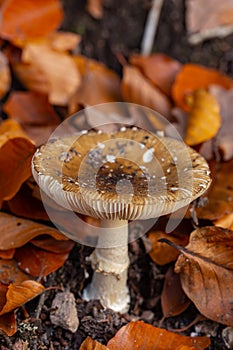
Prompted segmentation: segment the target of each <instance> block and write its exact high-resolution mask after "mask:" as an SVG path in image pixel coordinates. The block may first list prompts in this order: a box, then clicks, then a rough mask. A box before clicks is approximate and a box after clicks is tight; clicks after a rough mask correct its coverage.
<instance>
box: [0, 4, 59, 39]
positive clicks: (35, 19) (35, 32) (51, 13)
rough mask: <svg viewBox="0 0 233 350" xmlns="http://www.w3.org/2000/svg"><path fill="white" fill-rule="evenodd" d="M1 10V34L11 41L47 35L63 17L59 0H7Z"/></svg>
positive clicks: (56, 26) (57, 25)
mask: <svg viewBox="0 0 233 350" xmlns="http://www.w3.org/2000/svg"><path fill="white" fill-rule="evenodd" d="M1 10H2V13H1V23H0V36H1V37H3V38H4V39H7V40H10V41H11V40H15V39H21V40H25V39H28V38H32V37H43V36H47V35H48V34H49V33H51V32H53V31H54V30H55V29H57V28H58V27H59V25H60V23H61V21H62V19H63V11H62V8H61V5H60V2H59V1H58V0H40V1H39V2H35V1H31V0H20V1H17V0H5V1H4V3H3V6H2V9H1Z"/></svg>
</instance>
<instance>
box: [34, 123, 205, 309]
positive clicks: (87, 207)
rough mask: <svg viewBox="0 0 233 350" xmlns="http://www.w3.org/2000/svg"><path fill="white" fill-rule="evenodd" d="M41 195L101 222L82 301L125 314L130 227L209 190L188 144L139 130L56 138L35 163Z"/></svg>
mask: <svg viewBox="0 0 233 350" xmlns="http://www.w3.org/2000/svg"><path fill="white" fill-rule="evenodd" d="M32 171H33V175H34V178H35V180H36V181H37V183H38V184H39V186H40V188H41V189H42V190H43V191H44V192H45V193H46V194H47V195H48V196H49V197H50V198H52V199H53V200H54V201H55V202H56V203H58V204H59V205H61V206H62V207H64V208H67V209H69V210H72V211H74V212H76V213H80V214H84V215H87V216H91V217H94V218H98V219H100V229H99V230H98V229H97V228H95V229H96V230H97V231H98V232H97V233H98V243H97V247H96V249H95V250H94V252H93V253H92V254H91V256H90V261H91V263H92V267H93V269H94V274H93V279H92V282H91V283H90V284H89V285H88V286H87V287H86V289H85V290H84V298H85V299H87V300H90V299H99V300H100V301H101V303H102V305H103V306H104V307H108V308H111V309H113V310H115V311H118V312H121V313H124V312H126V311H127V310H128V308H129V302H130V298H129V291H128V288H127V271H128V265H129V258H128V222H129V220H136V219H140V220H145V219H149V218H158V217H159V216H161V215H165V214H169V213H172V212H174V211H176V210H178V209H179V208H181V207H184V206H186V205H188V204H189V203H190V202H191V201H193V200H194V199H196V198H197V197H199V196H200V195H201V194H202V193H203V192H204V191H205V190H207V188H208V187H209V185H210V182H211V180H210V177H209V174H210V171H209V167H208V165H207V163H206V161H205V160H204V159H203V158H202V157H201V156H200V155H199V154H198V153H197V152H195V151H194V150H193V149H191V148H190V147H188V146H186V145H185V144H184V143H183V142H181V141H178V140H175V139H172V138H169V137H164V136H163V135H162V133H161V132H158V133H157V134H151V133H149V132H147V131H145V130H142V129H138V128H136V127H131V128H126V127H122V128H121V129H120V130H118V131H116V132H112V133H106V132H102V131H94V130H91V131H88V132H83V133H81V134H78V135H77V134H73V135H68V136H65V137H62V138H57V139H53V140H51V141H50V142H48V143H47V144H46V145H44V146H41V148H39V149H38V150H37V152H36V153H35V155H34V157H33V161H32Z"/></svg>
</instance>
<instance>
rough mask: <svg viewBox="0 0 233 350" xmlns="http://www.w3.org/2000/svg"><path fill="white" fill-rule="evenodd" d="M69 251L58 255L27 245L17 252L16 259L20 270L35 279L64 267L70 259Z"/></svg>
mask: <svg viewBox="0 0 233 350" xmlns="http://www.w3.org/2000/svg"><path fill="white" fill-rule="evenodd" d="M70 249H71V247H70ZM69 251H70V250H69ZM69 251H68V252H64V253H59V254H56V253H52V252H50V251H46V250H43V249H39V248H37V247H35V246H33V245H31V244H27V245H25V246H23V247H22V248H18V249H17V250H16V253H15V259H16V260H17V261H18V264H19V267H20V269H22V270H23V271H25V272H26V273H29V274H30V275H31V276H34V277H37V276H40V277H44V276H47V275H49V274H50V273H52V272H53V271H56V270H57V269H59V268H60V267H61V266H63V265H64V263H65V261H66V260H67V259H68V257H69Z"/></svg>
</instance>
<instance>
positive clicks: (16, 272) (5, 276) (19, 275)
mask: <svg viewBox="0 0 233 350" xmlns="http://www.w3.org/2000/svg"><path fill="white" fill-rule="evenodd" d="M29 278H30V279H31V277H29V276H28V274H27V273H24V272H23V271H22V270H20V269H19V266H18V264H17V262H16V260H4V259H0V283H3V284H4V285H8V284H11V283H15V284H20V283H22V282H23V281H26V280H28V279H29Z"/></svg>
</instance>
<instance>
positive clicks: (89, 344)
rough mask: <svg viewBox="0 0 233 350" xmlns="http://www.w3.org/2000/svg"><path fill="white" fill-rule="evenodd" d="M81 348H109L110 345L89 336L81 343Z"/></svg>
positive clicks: (95, 349) (102, 349) (86, 349)
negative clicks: (107, 345)
mask: <svg viewBox="0 0 233 350" xmlns="http://www.w3.org/2000/svg"><path fill="white" fill-rule="evenodd" d="M80 350H109V348H108V347H106V346H105V345H102V344H101V343H99V342H98V341H96V340H94V339H91V337H87V338H86V339H85V340H84V341H83V342H82V344H81V346H80Z"/></svg>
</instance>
